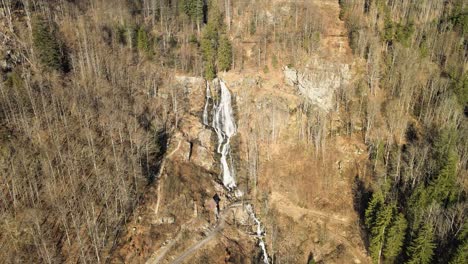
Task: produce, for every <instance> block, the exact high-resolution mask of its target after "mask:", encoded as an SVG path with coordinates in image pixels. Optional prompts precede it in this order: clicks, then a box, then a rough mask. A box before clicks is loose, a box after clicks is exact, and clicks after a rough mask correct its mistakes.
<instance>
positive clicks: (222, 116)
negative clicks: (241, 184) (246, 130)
mask: <svg viewBox="0 0 468 264" xmlns="http://www.w3.org/2000/svg"><path fill="white" fill-rule="evenodd" d="M219 84H220V87H221V96H220V99H219V102H218V104H214V105H213V124H212V126H213V129H214V130H215V132H216V134H217V135H218V153H220V154H221V166H222V168H223V184H224V186H226V188H228V189H229V190H232V189H234V188H235V187H236V181H235V179H234V170H233V169H231V168H230V167H229V164H228V157H230V152H231V146H230V144H229V143H230V139H231V137H232V136H234V135H235V134H236V132H237V131H236V125H235V123H234V116H233V114H232V106H231V93H230V92H229V89H228V88H227V87H226V84H225V83H224V82H223V81H221V80H220V81H219ZM208 89H209V88H208Z"/></svg>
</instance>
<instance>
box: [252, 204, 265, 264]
mask: <svg viewBox="0 0 468 264" xmlns="http://www.w3.org/2000/svg"><path fill="white" fill-rule="evenodd" d="M246 209H247V212H248V213H249V214H250V217H252V219H253V220H254V222H255V223H256V224H257V239H258V245H259V246H260V248H261V249H262V252H263V262H264V263H265V264H269V263H270V261H269V260H268V253H267V250H266V246H265V241H263V237H264V236H265V233H264V231H263V230H262V224H261V223H260V220H258V218H257V216H256V215H255V212H254V210H253V208H252V205H250V204H247V206H246Z"/></svg>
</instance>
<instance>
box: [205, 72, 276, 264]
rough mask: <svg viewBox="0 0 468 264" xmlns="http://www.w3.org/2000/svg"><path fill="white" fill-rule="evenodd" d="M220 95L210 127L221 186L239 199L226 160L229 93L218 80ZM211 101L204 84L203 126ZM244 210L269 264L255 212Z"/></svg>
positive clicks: (230, 132)
mask: <svg viewBox="0 0 468 264" xmlns="http://www.w3.org/2000/svg"><path fill="white" fill-rule="evenodd" d="M219 84H220V90H221V95H220V98H219V99H218V101H217V102H214V103H213V110H212V113H213V121H212V125H211V126H212V127H213V129H214V131H215V132H216V135H217V136H218V147H217V151H218V153H220V154H221V167H222V169H223V184H224V186H225V187H226V188H227V189H228V190H229V191H234V192H235V195H236V197H241V196H242V195H243V193H242V191H240V190H239V189H237V188H236V187H237V184H236V180H235V173H234V168H233V167H232V166H229V164H232V161H230V160H228V157H229V158H231V145H230V140H231V137H232V136H234V135H235V134H236V133H237V128H236V124H235V121H234V115H233V113H232V105H231V93H230V92H229V89H228V88H227V87H226V84H225V83H224V82H223V81H222V80H219ZM210 99H211V91H210V85H209V83H208V82H207V83H206V102H205V108H204V110H203V124H205V125H208V123H209V121H208V104H209V100H210ZM246 210H247V212H248V213H249V215H250V217H252V219H253V220H254V221H255V223H256V225H257V232H256V233H257V239H258V244H259V246H260V248H261V249H262V252H263V261H264V263H265V264H269V260H268V253H267V250H266V246H265V241H264V240H263V237H264V236H265V235H264V231H263V230H262V226H261V223H260V220H258V218H257V217H256V215H255V212H254V210H253V208H252V205H250V204H247V206H246Z"/></svg>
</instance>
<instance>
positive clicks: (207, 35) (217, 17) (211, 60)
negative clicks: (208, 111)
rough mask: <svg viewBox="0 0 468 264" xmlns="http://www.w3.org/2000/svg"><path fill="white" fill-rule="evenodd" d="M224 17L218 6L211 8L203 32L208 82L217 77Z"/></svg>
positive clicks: (202, 48) (202, 42)
mask: <svg viewBox="0 0 468 264" xmlns="http://www.w3.org/2000/svg"><path fill="white" fill-rule="evenodd" d="M222 23H223V20H222V17H221V14H220V12H219V10H218V7H217V6H215V5H214V6H211V8H210V12H209V17H208V24H207V25H206V26H205V28H204V29H203V32H202V39H201V50H202V55H203V56H202V57H203V62H204V76H205V78H206V79H208V80H212V79H214V78H215V77H216V72H217V71H216V61H217V55H218V47H219V41H220V40H219V38H220V37H219V36H220V32H221V31H222V30H223V28H222Z"/></svg>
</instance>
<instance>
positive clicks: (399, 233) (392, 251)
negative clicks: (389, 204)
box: [384, 213, 408, 262]
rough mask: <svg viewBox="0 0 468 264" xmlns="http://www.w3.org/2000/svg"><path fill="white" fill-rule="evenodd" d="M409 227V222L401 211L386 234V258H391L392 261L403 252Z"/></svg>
mask: <svg viewBox="0 0 468 264" xmlns="http://www.w3.org/2000/svg"><path fill="white" fill-rule="evenodd" d="M407 227H408V223H407V221H406V219H405V216H404V215H403V214H401V213H400V214H398V215H397V216H396V219H395V220H394V221H393V223H392V224H391V226H390V228H389V230H388V233H387V236H386V237H387V241H386V245H385V248H384V257H385V259H387V260H390V262H393V260H394V259H395V258H396V257H397V256H398V255H399V254H400V253H401V249H402V246H403V243H404V239H405V234H406V228H407Z"/></svg>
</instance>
